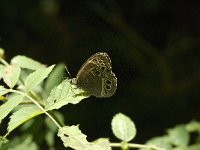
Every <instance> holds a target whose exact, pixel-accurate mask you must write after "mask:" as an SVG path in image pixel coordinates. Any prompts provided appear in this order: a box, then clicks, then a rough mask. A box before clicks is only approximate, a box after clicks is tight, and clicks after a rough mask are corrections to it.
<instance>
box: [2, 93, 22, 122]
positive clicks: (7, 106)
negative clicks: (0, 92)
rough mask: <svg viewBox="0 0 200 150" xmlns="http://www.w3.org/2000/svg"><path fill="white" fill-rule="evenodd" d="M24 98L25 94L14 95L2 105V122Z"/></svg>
mask: <svg viewBox="0 0 200 150" xmlns="http://www.w3.org/2000/svg"><path fill="white" fill-rule="evenodd" d="M22 100H23V95H18V94H15V95H12V96H11V97H9V98H8V101H7V102H6V103H4V104H2V105H1V106H0V122H1V121H2V119H4V118H5V117H6V116H7V115H8V114H9V113H10V112H11V111H12V110H13V108H15V107H16V106H17V105H19V104H20V103H21V102H22Z"/></svg>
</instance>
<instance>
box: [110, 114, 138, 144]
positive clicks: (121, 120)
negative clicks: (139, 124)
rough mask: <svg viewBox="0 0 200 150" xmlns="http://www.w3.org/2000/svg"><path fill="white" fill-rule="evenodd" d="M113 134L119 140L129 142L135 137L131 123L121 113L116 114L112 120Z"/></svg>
mask: <svg viewBox="0 0 200 150" xmlns="http://www.w3.org/2000/svg"><path fill="white" fill-rule="evenodd" d="M111 124H112V131H113V134H114V135H115V136H116V137H117V138H118V139H120V140H122V141H126V142H129V141H130V140H132V139H133V138H134V137H135V135H136V128H135V124H134V123H133V121H132V120H131V119H130V118H129V117H127V116H125V115H124V114H122V113H118V114H116V115H115V116H114V117H113V119H112V123H111Z"/></svg>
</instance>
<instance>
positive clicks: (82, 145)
mask: <svg viewBox="0 0 200 150" xmlns="http://www.w3.org/2000/svg"><path fill="white" fill-rule="evenodd" d="M58 136H59V137H60V138H61V140H62V141H63V144H64V146H65V147H71V148H74V149H77V150H84V149H86V148H87V147H88V145H89V142H88V141H87V140H86V137H87V136H86V135H85V134H83V133H81V131H80V130H79V127H78V126H74V125H73V126H64V127H62V128H60V129H59V131H58Z"/></svg>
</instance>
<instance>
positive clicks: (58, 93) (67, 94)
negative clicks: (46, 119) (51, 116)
mask: <svg viewBox="0 0 200 150" xmlns="http://www.w3.org/2000/svg"><path fill="white" fill-rule="evenodd" d="M87 97H88V95H87V94H85V92H84V91H83V90H81V89H78V88H76V87H75V85H72V84H71V82H70V80H63V82H62V83H61V84H59V85H58V86H57V87H55V88H54V89H53V90H52V91H51V93H50V96H49V97H48V99H47V100H46V102H45V109H46V110H53V109H59V108H60V107H62V106H64V105H67V104H69V103H71V104H77V103H79V102H80V101H81V100H83V99H84V98H87Z"/></svg>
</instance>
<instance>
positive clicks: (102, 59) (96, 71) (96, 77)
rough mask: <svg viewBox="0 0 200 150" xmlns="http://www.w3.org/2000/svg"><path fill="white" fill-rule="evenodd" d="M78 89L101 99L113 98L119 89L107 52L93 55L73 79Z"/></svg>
mask: <svg viewBox="0 0 200 150" xmlns="http://www.w3.org/2000/svg"><path fill="white" fill-rule="evenodd" d="M73 80H74V83H75V84H76V86H77V87H78V88H81V89H83V90H84V91H86V92H87V93H89V94H90V95H93V96H95V97H99V98H106V97H111V96H112V95H114V94H115V91H116V89H117V78H116V76H115V74H114V73H113V72H112V64H111V60H110V57H109V56H108V54H107V53H105V52H98V53H96V54H94V55H92V56H91V57H90V58H89V59H88V60H87V61H86V62H85V63H84V64H83V65H82V67H81V68H80V70H79V71H78V73H77V75H76V78H74V79H73Z"/></svg>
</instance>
